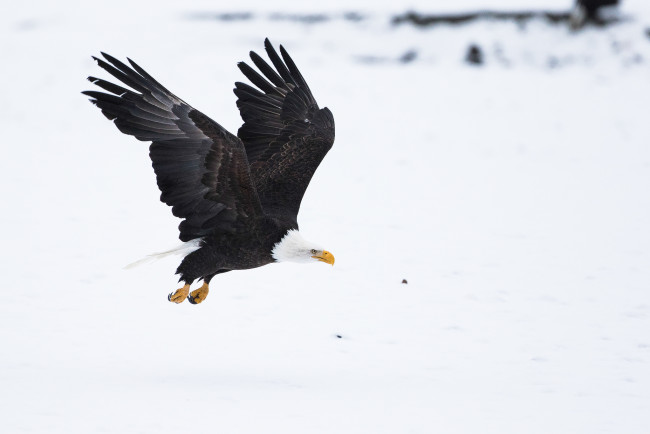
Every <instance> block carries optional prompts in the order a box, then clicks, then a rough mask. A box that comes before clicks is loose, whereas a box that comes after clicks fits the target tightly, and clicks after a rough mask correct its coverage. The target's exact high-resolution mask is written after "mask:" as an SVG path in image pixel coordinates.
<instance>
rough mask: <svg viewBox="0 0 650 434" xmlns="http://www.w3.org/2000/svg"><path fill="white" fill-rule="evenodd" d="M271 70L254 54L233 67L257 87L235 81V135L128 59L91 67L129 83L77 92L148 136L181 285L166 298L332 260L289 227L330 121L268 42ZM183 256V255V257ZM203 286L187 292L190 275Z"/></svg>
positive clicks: (107, 59) (294, 225) (328, 136)
mask: <svg viewBox="0 0 650 434" xmlns="http://www.w3.org/2000/svg"><path fill="white" fill-rule="evenodd" d="M264 48H265V49H266V53H267V55H268V57H269V59H270V60H271V63H272V64H273V67H274V68H273V67H271V66H270V65H269V64H268V63H267V62H266V61H265V60H263V59H262V57H260V56H259V55H258V54H256V53H255V52H252V51H251V52H250V58H251V60H252V61H253V63H254V64H255V66H257V68H258V69H259V71H260V72H261V73H262V74H263V75H261V74H260V73H258V72H257V71H256V70H255V69H253V68H252V67H251V66H249V65H247V64H246V63H244V62H240V63H239V64H238V66H239V69H240V70H241V72H242V73H243V74H244V75H245V76H246V77H247V78H248V79H249V80H250V81H251V83H252V84H253V85H255V86H256V87H257V88H255V87H253V86H251V85H248V84H245V83H240V82H237V83H235V89H234V92H235V95H236V96H237V98H238V99H237V107H238V108H239V112H240V114H241V117H242V119H243V121H244V124H243V125H242V127H241V128H239V131H238V132H237V136H234V135H233V134H231V133H229V132H228V131H227V130H226V129H225V128H224V127H222V126H221V125H219V124H218V123H217V122H215V121H213V120H212V119H210V118H209V117H207V116H206V115H204V114H203V113H201V112H200V111H198V110H196V109H194V108H193V107H192V106H190V105H189V104H187V103H186V102H185V101H183V100H182V99H180V98H178V97H177V96H176V95H174V94H173V93H171V92H170V91H169V90H167V89H166V88H165V87H164V86H163V85H161V84H160V83H159V82H158V81H156V80H155V79H154V78H153V77H152V76H151V75H149V74H148V73H147V72H146V71H145V70H144V69H142V68H141V67H140V66H138V65H137V64H136V63H135V62H133V61H132V60H131V59H127V60H128V62H129V64H130V66H128V65H126V64H125V63H123V62H121V61H119V60H118V59H116V58H114V57H113V56H110V55H108V54H106V53H101V54H102V57H103V59H101V58H97V57H93V59H95V61H96V62H97V64H98V65H99V66H100V67H101V68H103V69H104V70H105V71H107V72H108V73H109V74H111V75H112V76H113V77H115V78H116V79H117V80H119V81H120V82H122V84H124V85H126V86H128V87H129V88H130V89H127V88H125V87H122V86H119V85H117V84H114V83H111V82H110V81H106V80H102V79H100V78H96V77H88V80H89V81H91V82H92V83H94V84H95V85H97V86H99V87H100V88H102V89H103V90H104V91H106V92H99V91H85V92H83V93H84V94H85V95H87V96H89V97H90V98H91V99H90V101H91V102H92V103H93V104H95V105H96V106H97V107H98V108H99V109H100V110H101V111H102V113H103V114H104V115H105V116H106V117H107V118H108V119H110V120H112V121H113V122H114V123H115V126H117V128H118V129H119V130H120V131H121V132H122V133H124V134H128V135H131V136H134V137H135V138H136V139H138V140H141V141H146V142H151V145H150V147H149V156H150V157H151V161H152V165H153V169H154V172H155V174H156V180H157V183H158V187H159V188H160V191H161V196H160V200H161V201H162V202H164V203H166V204H167V205H169V206H171V207H172V213H173V214H174V215H175V216H176V217H180V218H181V219H183V221H182V222H181V223H180V225H179V227H178V228H179V231H180V236H179V237H180V239H181V241H183V242H184V244H183V246H182V248H179V249H178V250H179V251H182V252H185V253H186V256H185V257H184V258H183V260H182V262H181V264H180V265H179V266H178V269H177V270H176V274H178V275H180V279H179V282H182V283H183V286H182V288H179V289H177V290H176V291H174V292H172V293H171V294H169V296H168V299H169V301H171V302H174V303H181V302H182V301H183V300H185V298H187V299H188V300H189V301H190V303H192V304H198V303H201V302H202V301H203V300H205V298H206V297H207V295H208V285H209V283H210V280H211V279H212V278H213V277H214V276H215V275H217V274H220V273H225V272H227V271H231V270H246V269H251V268H256V267H261V266H263V265H267V264H271V263H274V262H281V261H294V262H313V261H320V262H324V263H326V264H331V265H334V256H333V255H332V254H331V253H330V252H328V251H327V250H324V249H323V248H322V247H320V246H318V245H317V244H313V243H311V242H309V241H306V240H305V239H304V238H303V237H302V236H301V235H300V232H299V231H298V221H297V216H298V210H299V209H300V202H301V201H302V197H303V195H304V194H305V190H306V189H307V186H308V185H309V181H310V180H311V178H312V176H313V175H314V172H315V171H316V168H317V167H318V165H319V164H320V162H321V161H322V160H323V158H324V157H325V154H327V152H328V151H329V150H330V148H331V147H332V144H333V143H334V118H333V117H332V113H331V112H330V110H329V109H327V108H322V109H321V108H319V107H318V104H317V103H316V100H315V99H314V96H313V95H312V93H311V90H310V89H309V86H308V85H307V83H306V82H305V79H304V78H303V76H302V74H301V73H300V71H299V70H298V68H297V67H296V64H295V63H294V62H293V60H292V59H291V57H290V56H289V54H288V53H287V51H286V50H285V49H284V48H283V47H282V46H280V54H281V56H282V57H280V56H279V55H278V53H277V52H276V51H275V49H274V48H273V46H272V45H271V43H270V42H269V40H268V39H266V40H265V41H264ZM188 252H189V253H188ZM201 280H202V281H203V285H202V286H201V287H200V288H198V289H196V290H194V291H192V292H190V285H191V284H192V283H193V282H194V281H201Z"/></svg>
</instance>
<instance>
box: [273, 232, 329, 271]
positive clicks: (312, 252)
mask: <svg viewBox="0 0 650 434" xmlns="http://www.w3.org/2000/svg"><path fill="white" fill-rule="evenodd" d="M271 254H272V256H273V259H275V260H276V261H277V262H289V261H290V262H312V261H320V262H325V263H326V264H330V265H334V255H332V254H331V253H330V252H328V251H327V250H323V248H322V247H320V246H318V245H316V244H314V243H311V242H309V241H306V240H305V239H304V238H303V237H302V236H300V232H298V231H296V230H293V229H291V230H290V231H289V232H287V234H286V235H285V236H284V237H283V238H282V239H281V240H280V241H279V242H278V243H276V244H275V245H274V246H273V251H272V252H271Z"/></svg>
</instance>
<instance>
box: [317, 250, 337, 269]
mask: <svg viewBox="0 0 650 434" xmlns="http://www.w3.org/2000/svg"><path fill="white" fill-rule="evenodd" d="M312 258H314V259H318V260H319V261H321V262H325V263H326V264H330V265H332V266H334V255H332V254H331V253H330V252H328V251H327V250H323V253H322V254H321V255H314V256H312Z"/></svg>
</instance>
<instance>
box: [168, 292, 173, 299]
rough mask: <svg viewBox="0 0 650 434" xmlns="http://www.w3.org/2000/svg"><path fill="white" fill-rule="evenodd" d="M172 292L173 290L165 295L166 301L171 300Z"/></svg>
mask: <svg viewBox="0 0 650 434" xmlns="http://www.w3.org/2000/svg"><path fill="white" fill-rule="evenodd" d="M172 294H173V292H170V293H169V295H168V296H167V301H172Z"/></svg>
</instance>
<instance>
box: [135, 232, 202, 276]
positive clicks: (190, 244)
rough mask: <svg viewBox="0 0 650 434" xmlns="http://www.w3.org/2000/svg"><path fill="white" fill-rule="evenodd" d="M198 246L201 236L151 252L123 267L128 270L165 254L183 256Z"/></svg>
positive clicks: (160, 257)
mask: <svg viewBox="0 0 650 434" xmlns="http://www.w3.org/2000/svg"><path fill="white" fill-rule="evenodd" d="M200 247H201V238H197V239H194V240H190V241H187V242H185V243H183V244H181V245H180V246H176V247H174V248H173V249H170V250H167V251H164V252H160V253H152V254H150V255H147V256H145V257H144V258H142V259H140V260H138V261H135V262H131V263H130V264H129V265H126V266H125V267H124V269H125V270H130V269H131V268H135V267H138V266H140V265H144V264H149V263H151V262H154V261H157V260H158V259H162V258H164V257H166V256H171V255H181V256H183V257H185V256H187V255H189V254H190V253H192V252H193V251H195V250H198V249H199V248H200Z"/></svg>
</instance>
